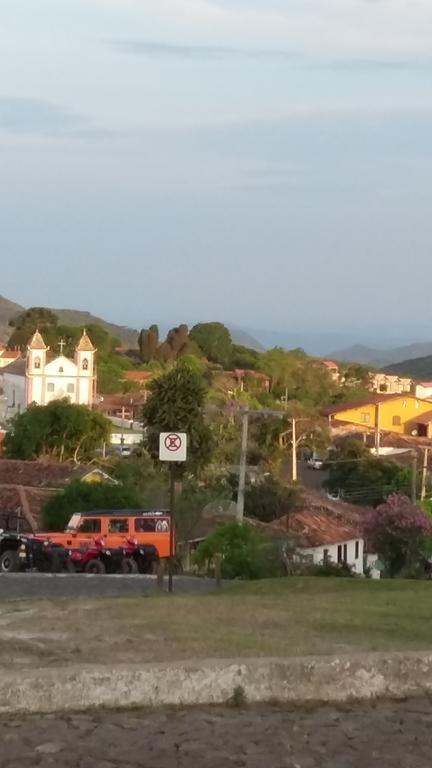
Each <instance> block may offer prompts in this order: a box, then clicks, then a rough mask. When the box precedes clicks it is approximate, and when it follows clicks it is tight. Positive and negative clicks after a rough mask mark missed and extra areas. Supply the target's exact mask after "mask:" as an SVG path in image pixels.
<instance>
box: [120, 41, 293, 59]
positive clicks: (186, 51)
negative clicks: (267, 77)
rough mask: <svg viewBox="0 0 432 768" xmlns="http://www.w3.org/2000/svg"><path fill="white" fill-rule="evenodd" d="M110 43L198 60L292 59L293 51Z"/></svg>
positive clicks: (150, 53)
mask: <svg viewBox="0 0 432 768" xmlns="http://www.w3.org/2000/svg"><path fill="white" fill-rule="evenodd" d="M110 45H111V46H112V47H113V48H115V49H116V50H117V51H119V52H121V53H131V54H135V55H137V56H147V57H149V58H153V57H154V58H173V59H189V60H190V59H200V60H210V61H214V60H221V59H224V60H227V59H228V60H229V59H233V60H239V59H240V60H241V59H264V58H277V59H281V58H282V59H289V60H290V61H292V60H293V59H295V58H296V57H297V54H296V52H295V51H289V50H287V51H283V50H275V49H271V48H261V49H259V48H256V49H254V48H251V49H247V48H231V47H226V46H219V45H182V44H179V43H170V42H158V41H150V40H114V41H111V42H110Z"/></svg>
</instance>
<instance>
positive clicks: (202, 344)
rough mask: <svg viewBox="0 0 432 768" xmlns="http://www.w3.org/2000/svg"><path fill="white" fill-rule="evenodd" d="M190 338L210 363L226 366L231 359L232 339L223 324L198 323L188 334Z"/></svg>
mask: <svg viewBox="0 0 432 768" xmlns="http://www.w3.org/2000/svg"><path fill="white" fill-rule="evenodd" d="M190 338H191V340H192V341H195V342H196V344H198V347H199V348H200V350H201V351H202V353H203V354H204V355H205V356H206V358H207V359H208V360H209V361H210V362H211V363H220V365H223V366H226V365H227V364H228V362H229V360H230V358H231V353H232V339H231V334H230V332H229V330H228V328H226V327H225V325H223V323H198V324H197V325H194V327H193V328H192V330H191V332H190Z"/></svg>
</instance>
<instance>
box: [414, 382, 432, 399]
mask: <svg viewBox="0 0 432 768" xmlns="http://www.w3.org/2000/svg"><path fill="white" fill-rule="evenodd" d="M415 396H416V397H418V398H419V400H429V399H431V398H432V386H431V387H424V386H423V384H417V385H416V389H415Z"/></svg>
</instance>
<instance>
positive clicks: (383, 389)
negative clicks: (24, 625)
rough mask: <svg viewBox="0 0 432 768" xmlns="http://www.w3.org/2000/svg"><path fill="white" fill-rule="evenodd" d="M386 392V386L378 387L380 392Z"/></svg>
mask: <svg viewBox="0 0 432 768" xmlns="http://www.w3.org/2000/svg"><path fill="white" fill-rule="evenodd" d="M387 390H388V387H387V384H380V386H379V391H380V392H387Z"/></svg>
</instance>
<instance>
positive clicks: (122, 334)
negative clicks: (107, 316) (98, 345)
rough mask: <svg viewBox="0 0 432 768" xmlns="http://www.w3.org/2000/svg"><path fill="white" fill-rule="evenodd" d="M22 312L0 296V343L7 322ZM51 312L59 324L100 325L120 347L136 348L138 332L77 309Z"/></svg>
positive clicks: (6, 335)
mask: <svg viewBox="0 0 432 768" xmlns="http://www.w3.org/2000/svg"><path fill="white" fill-rule="evenodd" d="M24 310H25V307H21V306H20V305H19V304H15V303H14V302H13V301H9V299H5V298H4V297H3V296H0V343H2V344H4V343H5V342H6V341H7V340H8V338H9V336H10V332H11V329H10V328H9V325H8V324H9V321H10V320H11V319H12V318H13V317H14V316H15V315H17V314H19V313H20V312H24ZM53 312H55V314H56V315H57V317H58V319H59V322H60V323H62V324H64V325H80V326H82V327H83V328H84V327H85V326H86V325H91V324H95V325H100V326H102V328H105V329H106V330H107V331H108V332H109V333H110V334H111V335H112V336H115V337H116V338H117V339H118V340H119V341H120V343H121V344H122V346H125V347H131V348H133V347H136V346H137V338H138V331H135V330H134V329H133V328H126V327H125V326H122V325H115V324H114V323H109V322H107V321H106V320H103V319H102V318H100V317H97V316H96V315H92V314H91V313H90V312H82V311H81V310H78V309H53Z"/></svg>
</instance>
